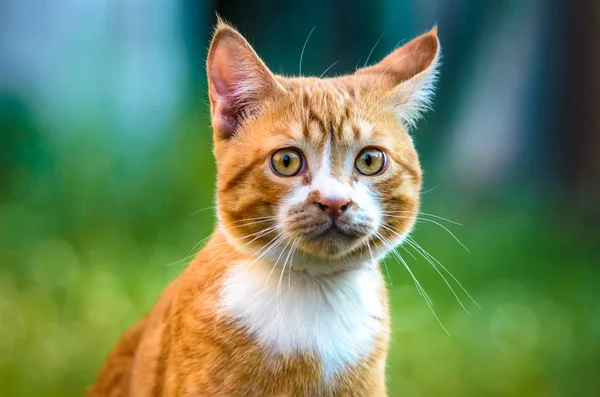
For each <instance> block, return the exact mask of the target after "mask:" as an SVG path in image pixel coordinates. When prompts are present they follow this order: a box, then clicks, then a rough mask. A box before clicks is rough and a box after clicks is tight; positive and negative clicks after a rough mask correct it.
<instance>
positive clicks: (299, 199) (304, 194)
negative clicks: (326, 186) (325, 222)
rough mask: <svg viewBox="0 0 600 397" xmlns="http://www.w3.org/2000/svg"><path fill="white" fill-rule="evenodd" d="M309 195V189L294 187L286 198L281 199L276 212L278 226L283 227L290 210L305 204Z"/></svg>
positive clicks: (304, 186) (307, 187)
mask: <svg viewBox="0 0 600 397" xmlns="http://www.w3.org/2000/svg"><path fill="white" fill-rule="evenodd" d="M309 193H310V187H309V186H306V185H303V186H298V187H294V188H293V189H292V190H291V192H290V193H289V194H288V195H287V197H284V198H282V200H281V204H280V206H279V211H278V220H279V224H280V225H285V224H286V220H287V218H288V216H289V213H290V211H291V209H292V208H294V207H298V206H300V205H302V204H303V203H305V202H306V200H307V199H308V195H309Z"/></svg>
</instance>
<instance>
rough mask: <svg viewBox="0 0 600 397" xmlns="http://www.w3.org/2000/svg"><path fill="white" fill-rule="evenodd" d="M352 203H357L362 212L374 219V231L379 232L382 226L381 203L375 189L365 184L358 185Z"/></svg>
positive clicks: (353, 192)
mask: <svg viewBox="0 0 600 397" xmlns="http://www.w3.org/2000/svg"><path fill="white" fill-rule="evenodd" d="M352 201H353V202H354V203H356V205H357V207H358V208H359V211H360V212H362V213H364V214H366V215H367V217H369V218H370V219H372V224H373V230H377V229H378V228H379V226H380V224H381V203H380V202H379V199H378V197H377V194H376V192H375V191H374V190H373V188H372V187H371V186H369V185H368V184H366V183H364V182H358V183H356V184H355V186H354V188H353V191H352Z"/></svg>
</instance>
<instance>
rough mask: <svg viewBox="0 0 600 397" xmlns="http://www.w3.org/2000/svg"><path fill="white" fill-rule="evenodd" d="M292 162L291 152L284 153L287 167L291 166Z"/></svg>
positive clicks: (284, 164)
mask: <svg viewBox="0 0 600 397" xmlns="http://www.w3.org/2000/svg"><path fill="white" fill-rule="evenodd" d="M291 162H292V158H291V157H290V155H289V154H284V155H283V166H284V167H285V168H287V167H289V166H290V163H291Z"/></svg>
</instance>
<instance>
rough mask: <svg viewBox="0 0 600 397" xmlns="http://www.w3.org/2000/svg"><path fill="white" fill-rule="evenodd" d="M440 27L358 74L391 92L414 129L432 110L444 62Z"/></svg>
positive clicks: (401, 115)
mask: <svg viewBox="0 0 600 397" xmlns="http://www.w3.org/2000/svg"><path fill="white" fill-rule="evenodd" d="M440 50H441V48H440V42H439V40H438V35H437V26H435V27H434V28H433V29H431V30H430V31H429V32H427V33H425V34H423V35H421V36H419V37H417V38H415V39H413V40H411V41H410V42H408V43H406V44H404V45H403V46H402V47H399V48H397V49H396V50H394V51H393V52H392V53H390V54H389V55H388V56H386V57H385V58H384V59H383V60H381V61H380V62H379V63H377V64H375V65H372V66H368V67H366V68H363V69H359V70H358V71H356V74H357V75H359V76H361V79H364V78H365V77H370V78H371V79H372V80H373V83H372V84H373V85H374V86H376V87H374V88H375V89H378V90H384V91H387V92H391V93H392V95H390V96H388V97H389V98H390V100H391V101H392V102H393V103H392V106H394V108H395V109H396V112H397V114H398V115H399V117H400V119H401V120H402V121H403V122H404V123H406V124H407V125H409V126H414V125H415V123H416V122H417V120H418V119H419V118H420V117H421V114H422V113H423V112H424V111H425V110H427V109H429V106H430V103H431V99H432V97H433V91H434V85H435V81H436V78H437V68H438V66H439V62H440V56H441V55H440Z"/></svg>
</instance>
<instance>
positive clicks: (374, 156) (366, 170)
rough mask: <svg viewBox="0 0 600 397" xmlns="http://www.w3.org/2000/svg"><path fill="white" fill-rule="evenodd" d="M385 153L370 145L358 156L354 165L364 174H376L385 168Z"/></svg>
mask: <svg viewBox="0 0 600 397" xmlns="http://www.w3.org/2000/svg"><path fill="white" fill-rule="evenodd" d="M385 162H386V158H385V153H383V151H381V150H379V149H377V148H373V147H369V148H365V149H363V150H362V151H361V152H360V153H359V154H358V157H356V162H355V163H354V166H355V168H356V170H357V171H358V172H360V173H361V174H363V175H375V174H378V173H380V172H381V171H383V169H384V168H385Z"/></svg>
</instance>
